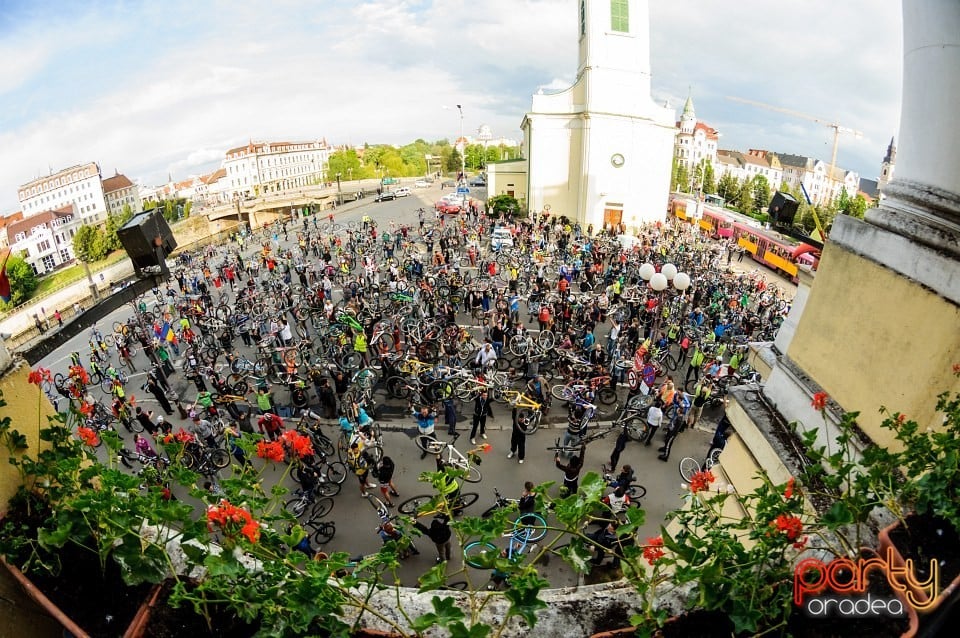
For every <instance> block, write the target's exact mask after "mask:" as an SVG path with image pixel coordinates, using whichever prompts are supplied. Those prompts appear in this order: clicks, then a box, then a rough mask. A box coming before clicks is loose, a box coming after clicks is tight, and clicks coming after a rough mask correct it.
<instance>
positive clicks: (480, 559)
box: [463, 541, 500, 569]
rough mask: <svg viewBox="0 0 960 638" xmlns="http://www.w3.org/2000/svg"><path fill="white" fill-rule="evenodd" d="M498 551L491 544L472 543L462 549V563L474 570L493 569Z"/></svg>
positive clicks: (498, 555)
mask: <svg viewBox="0 0 960 638" xmlns="http://www.w3.org/2000/svg"><path fill="white" fill-rule="evenodd" d="M499 557H500V550H498V549H497V546H496V545H494V544H493V543H488V542H486V541H473V542H472V543H467V545H466V547H464V548H463V562H465V563H466V564H467V565H469V566H470V567H473V568H475V569H493V566H494V564H495V563H496V560H497V558H499Z"/></svg>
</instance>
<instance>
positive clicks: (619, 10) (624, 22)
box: [610, 0, 630, 33]
mask: <svg viewBox="0 0 960 638" xmlns="http://www.w3.org/2000/svg"><path fill="white" fill-rule="evenodd" d="M610 28H611V29H612V30H613V31H619V32H620V33H629V32H630V3H629V0H610Z"/></svg>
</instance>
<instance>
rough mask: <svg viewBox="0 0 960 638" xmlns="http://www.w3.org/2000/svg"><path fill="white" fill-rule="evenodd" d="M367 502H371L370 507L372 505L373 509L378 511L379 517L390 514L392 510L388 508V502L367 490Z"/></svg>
mask: <svg viewBox="0 0 960 638" xmlns="http://www.w3.org/2000/svg"><path fill="white" fill-rule="evenodd" d="M367 502H368V503H370V507H372V508H373V511H374V512H376V513H377V516H378V517H380V518H383V517H385V516H389V515H390V510H388V509H387V504H386V503H384V502H383V501H381V500H380V499H379V498H378V497H376V496H374V495H373V494H371V493H370V492H367Z"/></svg>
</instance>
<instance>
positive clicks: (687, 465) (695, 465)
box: [680, 448, 723, 483]
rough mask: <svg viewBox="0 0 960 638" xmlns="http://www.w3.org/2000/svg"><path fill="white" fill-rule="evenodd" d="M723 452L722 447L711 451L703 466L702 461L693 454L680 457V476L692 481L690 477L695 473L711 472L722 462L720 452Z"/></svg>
mask: <svg viewBox="0 0 960 638" xmlns="http://www.w3.org/2000/svg"><path fill="white" fill-rule="evenodd" d="M721 452H723V449H722V448H717V449H715V450H713V451H712V452H710V454H709V455H708V456H707V458H705V459H704V460H703V466H702V467H701V465H700V462H699V461H697V459H695V458H693V457H692V456H685V457H683V458H682V459H680V476H682V477H683V480H684V481H686V482H687V483H689V482H690V479H692V478H693V475H694V474H696V473H698V472H700V471H704V472H709V471H710V470H711V469H712V468H713V466H714V465H716V464H717V463H719V462H720V453H721Z"/></svg>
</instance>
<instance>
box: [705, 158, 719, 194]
mask: <svg viewBox="0 0 960 638" xmlns="http://www.w3.org/2000/svg"><path fill="white" fill-rule="evenodd" d="M701 183H702V184H703V192H704V193H706V194H707V195H713V194H715V193H716V192H717V178H716V176H715V175H714V172H713V163H712V162H710V161H709V160H707V162H706V163H705V164H704V165H703V182H701Z"/></svg>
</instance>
